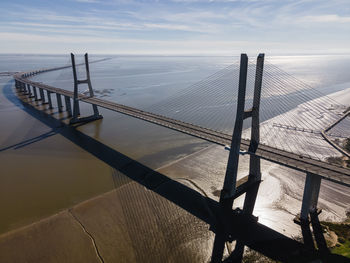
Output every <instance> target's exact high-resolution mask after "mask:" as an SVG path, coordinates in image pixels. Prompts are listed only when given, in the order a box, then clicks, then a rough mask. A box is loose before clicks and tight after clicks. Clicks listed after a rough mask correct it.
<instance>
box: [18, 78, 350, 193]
mask: <svg viewBox="0 0 350 263" xmlns="http://www.w3.org/2000/svg"><path fill="white" fill-rule="evenodd" d="M23 75H24V73H20V74H16V75H15V76H14V78H15V79H16V80H18V81H21V82H23V83H26V84H29V85H31V86H35V87H37V88H42V89H45V90H48V91H51V92H53V93H57V94H61V95H63V96H68V97H70V98H73V95H74V94H73V92H71V91H67V90H63V89H60V88H55V87H51V86H49V85H45V84H43V83H38V82H34V81H31V80H29V79H27V78H24V77H22V76H23ZM79 97H80V100H81V101H83V102H86V103H89V104H94V105H97V106H100V107H102V108H105V109H108V110H112V111H116V112H119V113H122V114H126V115H129V116H131V117H134V118H138V119H141V120H144V121H147V122H151V123H154V124H156V125H160V126H163V127H166V128H170V129H173V130H176V131H179V132H182V133H185V134H189V135H191V136H195V137H198V138H201V139H204V140H206V141H209V142H213V143H216V144H218V145H230V144H231V139H232V138H231V137H232V136H231V135H228V134H224V133H220V132H217V131H213V130H210V129H206V128H203V127H200V126H196V125H194V124H190V123H185V122H182V121H179V120H175V119H171V118H167V117H165V116H161V115H157V114H154V113H150V112H146V111H142V110H139V109H135V108H132V107H128V106H125V105H121V104H118V103H115V102H110V101H106V100H102V99H99V98H95V97H87V96H84V95H79ZM249 144H250V141H249V140H244V139H242V141H241V149H242V150H243V151H248V148H249ZM255 154H256V155H257V156H259V157H261V158H262V159H265V160H268V161H271V162H274V163H277V164H280V165H284V166H287V167H290V168H293V169H297V170H299V171H303V172H311V173H315V174H318V175H320V176H322V178H324V179H327V180H330V181H333V182H336V183H339V184H342V185H346V186H350V169H347V168H343V167H341V166H338V165H333V164H330V163H327V162H324V161H319V160H314V159H311V158H309V157H306V156H300V155H297V154H294V153H290V152H286V151H283V150H279V149H276V148H273V147H270V146H267V145H263V144H260V145H259V147H258V149H257V151H256V152H255Z"/></svg>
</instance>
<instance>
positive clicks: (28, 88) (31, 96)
mask: <svg viewBox="0 0 350 263" xmlns="http://www.w3.org/2000/svg"><path fill="white" fill-rule="evenodd" d="M27 90H28V95H29V98H33V95H32V92H31V90H30V85H29V84H27Z"/></svg>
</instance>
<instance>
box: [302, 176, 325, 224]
mask: <svg viewBox="0 0 350 263" xmlns="http://www.w3.org/2000/svg"><path fill="white" fill-rule="evenodd" d="M320 187H321V176H319V175H317V174H312V173H307V174H306V179H305V187H304V195H303V202H302V205H301V213H300V220H301V221H304V222H308V220H309V213H310V212H311V213H315V212H316V211H317V201H318V195H319V192H320Z"/></svg>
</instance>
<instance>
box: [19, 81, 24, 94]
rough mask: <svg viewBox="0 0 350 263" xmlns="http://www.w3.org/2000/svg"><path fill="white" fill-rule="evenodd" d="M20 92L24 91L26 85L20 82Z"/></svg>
mask: <svg viewBox="0 0 350 263" xmlns="http://www.w3.org/2000/svg"><path fill="white" fill-rule="evenodd" d="M19 90H20V92H23V91H24V83H23V82H20V85H19Z"/></svg>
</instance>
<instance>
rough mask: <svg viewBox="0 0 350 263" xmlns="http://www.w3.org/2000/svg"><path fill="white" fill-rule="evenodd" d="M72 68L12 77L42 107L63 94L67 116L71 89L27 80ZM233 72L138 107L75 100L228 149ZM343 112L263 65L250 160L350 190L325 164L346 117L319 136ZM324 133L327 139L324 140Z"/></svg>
mask: <svg viewBox="0 0 350 263" xmlns="http://www.w3.org/2000/svg"><path fill="white" fill-rule="evenodd" d="M82 65H83V64H82ZM77 66H78V65H77ZM70 67H71V66H65V67H59V68H55V69H49V70H47V69H45V70H40V71H35V72H27V73H19V74H16V75H15V79H16V80H17V81H18V83H22V89H23V87H24V88H25V89H26V90H27V92H28V93H30V95H31V96H32V97H35V98H34V99H38V100H42V101H43V102H44V103H48V104H49V107H53V105H54V102H52V99H51V94H56V97H57V98H59V97H61V96H63V98H65V102H66V103H65V105H66V110H67V112H68V114H69V115H73V113H72V107H71V106H70V102H69V100H70V99H71V98H74V92H72V91H69V90H65V89H60V88H56V87H52V86H49V85H45V84H43V83H38V82H35V81H33V80H31V78H29V77H30V76H33V75H36V74H39V73H43V72H47V71H52V70H63V69H65V68H70ZM255 67H256V63H255V61H249V62H248V69H247V82H246V96H245V98H246V105H247V108H250V107H251V104H252V101H253V93H254V81H255ZM239 69H240V66H239V63H235V64H232V65H229V66H227V67H226V68H224V69H222V70H220V71H218V72H216V73H215V74H213V75H211V76H209V77H208V78H206V79H204V80H202V81H200V82H198V83H195V84H193V85H191V86H190V87H188V88H186V89H184V90H181V91H180V92H178V93H175V94H174V95H172V96H171V97H169V98H166V99H164V100H163V101H160V102H158V103H156V104H154V105H151V106H148V107H146V108H141V109H137V108H134V107H132V106H130V105H121V104H118V103H115V102H111V101H107V100H104V99H101V98H97V97H95V96H86V95H83V94H78V99H79V100H80V101H83V102H86V103H89V104H92V105H96V106H99V107H103V108H106V109H109V110H113V111H117V112H120V113H123V114H126V115H129V116H132V117H135V118H139V119H142V120H145V121H148V122H151V123H154V124H156V125H161V126H164V127H167V128H170V129H173V130H176V131H179V132H182V133H186V134H189V135H192V136H196V137H198V138H201V139H204V140H207V141H210V142H213V143H216V144H219V145H224V146H226V145H230V144H231V140H232V130H233V123H234V120H235V118H236V107H237V102H238V96H237V88H238V82H239ZM23 84H25V86H23ZM44 90H45V91H46V98H45V95H44V92H43V91H44ZM58 96H59V97H58ZM56 106H57V107H59V110H60V111H62V110H63V103H62V100H61V99H60V98H59V99H58V102H57V104H56ZM346 110H347V109H346V107H345V106H343V105H340V104H339V103H338V102H336V101H334V100H332V99H331V98H330V97H327V96H325V95H324V94H322V93H321V92H319V91H317V90H316V89H315V88H312V87H310V86H308V85H306V84H305V83H303V82H301V81H299V80H298V79H296V78H294V77H293V76H291V75H289V74H288V73H286V72H284V71H283V70H281V69H280V68H278V67H277V66H275V65H273V64H271V63H268V62H265V64H264V71H263V79H262V87H261V103H260V143H259V146H258V148H257V150H256V152H255V155H257V156H259V157H261V158H263V159H266V160H269V161H272V162H275V163H278V164H282V165H285V166H288V167H291V168H294V169H298V170H300V171H305V172H311V173H316V174H319V175H320V176H322V177H323V178H325V179H328V180H331V181H335V182H338V183H341V184H344V185H348V186H350V169H347V168H344V167H341V166H339V165H334V164H331V163H329V162H327V158H330V157H336V156H341V155H342V153H341V152H340V151H339V149H337V148H335V147H334V146H335V145H336V144H335V143H334V142H333V141H337V138H338V140H339V138H342V137H350V131H349V130H348V129H347V127H349V126H348V125H349V123H348V122H349V121H348V120H347V118H344V120H343V121H342V122H341V123H338V124H337V125H336V126H335V127H332V129H329V130H328V131H326V132H325V133H324V134H323V132H322V131H325V130H326V129H327V127H329V126H331V125H332V124H333V123H335V122H337V121H338V120H339V119H341V118H342V117H343V116H345V115H346V114H347V112H346ZM243 128H245V129H244V130H243V132H242V141H241V147H240V148H241V153H243V154H244V153H249V151H248V150H249V145H250V140H249V139H250V138H249V135H250V132H251V130H250V129H251V128H250V125H249V123H246V122H245V123H244V124H243ZM307 131H320V132H315V133H312V132H307ZM327 133H328V134H330V136H329V137H328V136H327ZM323 135H325V136H327V139H329V140H330V141H331V143H330V142H329V141H327V140H326V139H325V138H324V136H323ZM338 148H340V147H338Z"/></svg>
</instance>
